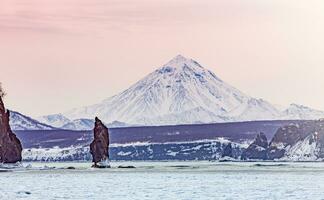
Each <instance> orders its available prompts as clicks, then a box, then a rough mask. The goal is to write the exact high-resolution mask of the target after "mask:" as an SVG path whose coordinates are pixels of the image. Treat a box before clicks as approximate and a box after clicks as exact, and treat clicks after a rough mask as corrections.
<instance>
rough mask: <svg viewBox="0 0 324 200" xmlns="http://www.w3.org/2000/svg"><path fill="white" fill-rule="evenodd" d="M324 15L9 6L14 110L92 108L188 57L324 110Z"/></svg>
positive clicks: (189, 7)
mask: <svg viewBox="0 0 324 200" xmlns="http://www.w3.org/2000/svg"><path fill="white" fill-rule="evenodd" d="M323 10H324V2H322V1H320V0H314V1H312V2H304V1H293V0H272V1H270V0H265V1H262V2H261V1H258V0H245V1H243V0H230V1H228V0H219V1H212V0H206V1H199V2H198V1H194V0H178V1H171V0H163V1H162V0H154V1H148V0H138V1H130V0H122V1H115V0H108V1H103V0H94V1H91V2H89V1H86V0H67V1H62V0H59V1H57V0H48V1H42V0H30V1H28V2H23V3H22V2H20V1H18V0H10V1H9V0H5V1H2V2H1V3H0V43H1V46H0V72H1V74H0V82H2V84H3V87H4V89H5V90H6V92H7V93H8V95H7V96H6V97H5V103H6V105H7V107H8V108H10V109H13V110H16V111H19V112H21V113H23V114H26V115H31V116H34V117H35V116H40V115H45V114H53V113H60V112H64V111H66V110H69V109H71V108H74V107H80V106H85V105H91V104H94V103H98V102H100V101H102V100H103V99H105V98H108V97H110V96H113V95H115V94H118V93H119V92H122V91H123V90H124V89H127V88H128V87H129V86H131V85H132V84H133V83H135V82H137V81H138V80H140V79H141V78H143V77H144V76H146V75H147V74H149V73H150V72H152V71H154V70H155V69H156V68H158V67H160V66H162V65H163V64H165V63H166V62H168V61H169V60H170V59H172V58H173V57H174V56H176V55H178V54H181V55H183V56H185V57H189V58H192V59H194V60H196V61H198V62H199V63H200V64H201V65H202V66H203V67H206V68H207V69H209V70H211V71H213V72H214V73H215V74H216V75H217V76H218V77H220V78H221V79H222V80H224V81H225V82H227V83H229V84H231V85H232V86H234V87H236V88H237V89H239V90H241V91H242V92H244V93H246V94H248V95H250V96H252V97H256V98H263V99H265V100H267V101H269V102H271V103H273V104H280V105H283V106H287V105H288V104H290V103H297V104H303V105H306V106H309V107H312V108H316V109H321V110H324V103H322V102H324V93H321V91H322V88H324V79H323V78H322V75H323V74H324V68H323V64H324V57H323V55H322V53H323V52H324V39H323V34H324V28H323V27H324V26H323V25H324V13H323V12H322V11H323Z"/></svg>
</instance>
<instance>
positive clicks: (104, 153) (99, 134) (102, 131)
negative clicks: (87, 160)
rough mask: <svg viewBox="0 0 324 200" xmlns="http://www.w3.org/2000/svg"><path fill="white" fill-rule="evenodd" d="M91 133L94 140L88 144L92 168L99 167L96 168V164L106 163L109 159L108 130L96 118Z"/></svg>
mask: <svg viewBox="0 0 324 200" xmlns="http://www.w3.org/2000/svg"><path fill="white" fill-rule="evenodd" d="M93 132H94V140H93V142H92V143H91V144H90V153H91V154H92V162H94V167H100V166H98V163H99V162H107V161H108V158H109V153H108V148H109V133H108V128H107V127H106V126H105V125H104V124H103V123H102V122H101V121H100V120H99V119H98V118H97V117H96V119H95V127H94V130H93Z"/></svg>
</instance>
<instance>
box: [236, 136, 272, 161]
mask: <svg viewBox="0 0 324 200" xmlns="http://www.w3.org/2000/svg"><path fill="white" fill-rule="evenodd" d="M267 151H268V140H267V137H266V135H265V134H264V133H259V134H258V135H257V136H256V138H255V140H254V141H253V142H252V144H250V146H249V147H248V148H247V149H246V150H245V151H243V153H242V156H241V159H242V160H266V159H267V158H268V156H267Z"/></svg>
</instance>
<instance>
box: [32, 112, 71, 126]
mask: <svg viewBox="0 0 324 200" xmlns="http://www.w3.org/2000/svg"><path fill="white" fill-rule="evenodd" d="M37 120H38V121H40V122H42V123H45V124H49V125H51V126H53V127H56V128H61V127H62V126H64V125H65V124H67V123H70V122H71V120H70V119H68V118H66V117H65V116H63V115H62V114H53V115H46V116H41V117H38V118H37Z"/></svg>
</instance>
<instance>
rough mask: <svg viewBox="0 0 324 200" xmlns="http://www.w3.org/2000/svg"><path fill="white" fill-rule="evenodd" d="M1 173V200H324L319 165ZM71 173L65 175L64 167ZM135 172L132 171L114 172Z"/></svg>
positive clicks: (80, 166)
mask: <svg viewBox="0 0 324 200" xmlns="http://www.w3.org/2000/svg"><path fill="white" fill-rule="evenodd" d="M23 165H24V166H26V167H23V168H19V169H14V170H9V171H8V170H4V171H3V172H2V173H0V199H10V200H11V199H32V200H34V199H42V200H43V199H77V200H79V199H109V200H115V199H116V200H120V199H138V200H144V199H158V200H162V199H168V200H173V199H175V200H182V199H183V200H190V199H303V200H306V199H324V163H277V162H246V163H244V162H198V161H197V162H112V163H111V168H109V169H93V168H91V167H90V166H91V163H24V164H23ZM70 166H72V167H74V168H75V169H66V168H67V167H70ZM118 166H124V167H126V166H134V167H136V168H118Z"/></svg>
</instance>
